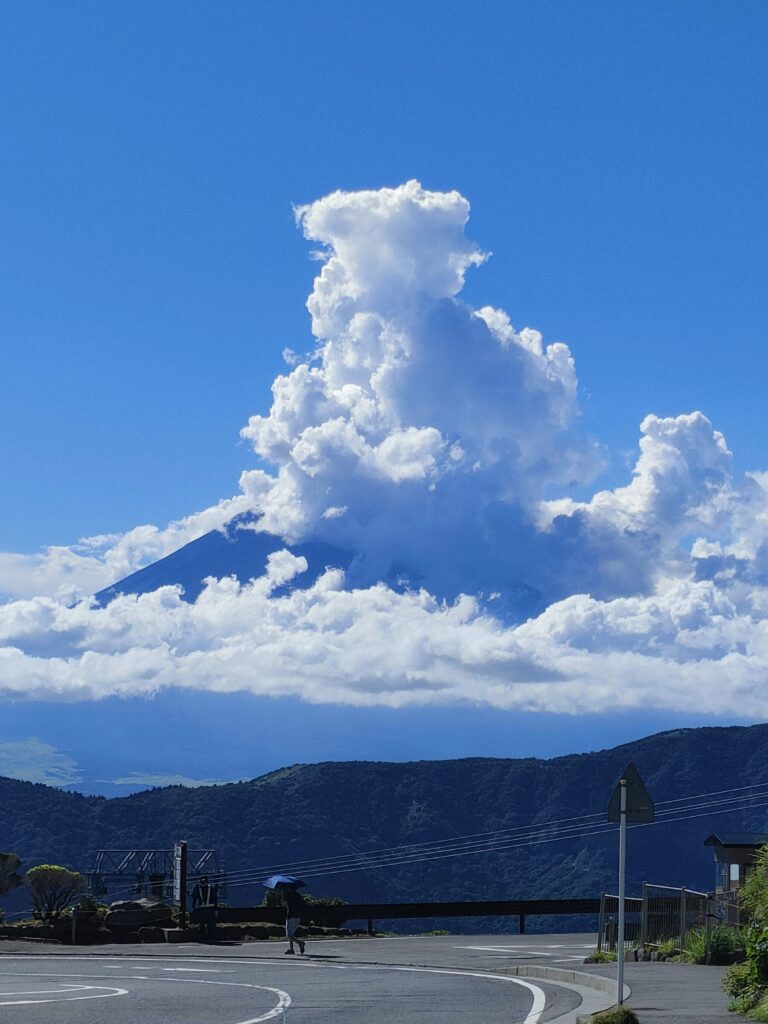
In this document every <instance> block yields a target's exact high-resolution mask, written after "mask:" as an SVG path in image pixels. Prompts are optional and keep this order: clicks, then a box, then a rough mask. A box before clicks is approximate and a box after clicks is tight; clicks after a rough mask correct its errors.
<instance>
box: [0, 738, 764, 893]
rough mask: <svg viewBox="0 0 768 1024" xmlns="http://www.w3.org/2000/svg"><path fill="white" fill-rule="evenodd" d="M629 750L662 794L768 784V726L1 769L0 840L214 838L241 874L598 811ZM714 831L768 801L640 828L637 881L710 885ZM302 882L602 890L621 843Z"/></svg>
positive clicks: (450, 889)
mask: <svg viewBox="0 0 768 1024" xmlns="http://www.w3.org/2000/svg"><path fill="white" fill-rule="evenodd" d="M630 760H632V761H634V762H635V764H636V765H637V767H638V769H639V770H640V773H641V774H642V776H643V778H644V780H645V782H646V784H647V785H648V788H649V790H650V792H651V794H652V796H653V797H654V799H655V800H656V802H657V804H658V803H661V802H663V801H665V800H677V799H679V798H681V797H690V796H695V795H698V794H701V793H706V792H713V791H720V790H726V789H731V788H734V787H739V786H746V785H751V784H754V783H768V725H759V726H753V727H751V728H713V729H684V730H678V731H675V732H667V733H661V734H659V735H656V736H651V737H649V738H647V739H644V740H640V741H638V742H636V743H630V744H626V745H624V746H621V747H617V748H615V749H613V750H604V751H600V752H597V753H591V754H580V755H574V756H568V757H558V758H554V759H552V760H547V761H543V760H535V759H525V760H507V759H490V758H488V759H484V758H469V759H465V760H457V761H421V762H414V763H410V764H389V763H376V762H346V763H343V762H340V763H332V762H329V763H324V764H317V765H297V766H294V767H291V768H285V769H282V770H280V771H277V772H273V773H271V774H270V775H266V776H264V777H262V778H259V779H254V780H253V781H251V782H242V783H235V784H231V785H225V786H213V787H204V788H200V789H184V788H181V787H178V786H174V787H169V788H164V789H154V790H150V791H147V792H144V793H138V794H135V795H133V796H128V797H122V798H118V799H106V798H103V797H83V796H80V795H78V794H74V793H67V792H62V791H61V790H58V789H53V788H51V787H48V786H43V785H33V784H31V783H26V782H17V781H14V780H11V779H0V808H1V809H2V810H0V849H5V850H13V851H15V852H17V853H19V854H20V855H21V857H22V858H23V859H24V866H25V867H26V868H28V867H31V866H32V865H33V864H36V863H40V862H44V861H53V862H59V863H64V864H67V865H69V866H72V867H77V868H80V869H86V868H87V867H88V866H89V864H90V863H91V860H92V857H93V852H94V851H95V850H96V849H98V848H103V847H106V848H121V847H141V848H170V846H171V844H172V843H173V841H174V840H176V839H182V838H183V839H186V840H187V841H188V842H189V843H190V846H192V847H206V848H207V847H215V848H216V849H217V850H218V851H219V852H220V854H221V856H222V859H223V863H224V865H225V867H226V868H227V869H228V870H229V871H230V872H234V871H241V870H243V869H246V868H250V867H259V866H267V865H276V864H290V863H293V862H296V861H299V860H307V859H310V858H324V857H334V856H338V855H340V854H348V853H353V852H360V851H369V850H376V849H381V848H386V847H393V846H399V845H403V844H412V843H423V842H426V841H430V840H435V839H448V838H451V837H455V836H462V835H474V834H477V833H482V832H489V831H493V830H498V829H510V828H514V827H517V826H521V825H528V824H531V823H534V822H536V823H545V822H550V821H559V820H562V819H564V818H570V817H572V816H575V815H582V814H589V813H598V814H600V815H601V816H602V815H603V813H604V811H605V806H606V803H607V800H608V796H609V794H610V792H611V789H612V788H613V786H614V784H615V782H616V779H617V777H618V775H619V773H620V772H621V770H622V768H623V767H624V765H625V764H626V762H627V761H630ZM714 809H716V808H713V810H714ZM600 820H602V818H601V819H600ZM716 829H718V830H731V831H733V830H736V829H749V830H768V809H766V808H765V807H761V808H755V809H754V810H753V811H752V812H750V811H749V810H744V811H743V812H739V813H734V812H731V813H728V814H718V815H713V814H711V813H707V814H705V815H704V816H701V817H695V818H692V819H690V820H684V821H679V822H678V823H677V824H674V825H673V824H660V825H656V826H652V827H649V828H639V829H637V830H635V831H633V832H632V833H631V836H630V842H629V858H628V872H629V891H630V892H632V891H634V890H636V889H638V887H639V885H640V884H641V882H642V881H643V880H644V879H645V880H650V881H655V882H660V883H666V884H671V885H686V886H688V887H691V888H711V887H712V885H713V883H714V867H713V863H712V852H711V850H710V849H705V848H704V846H703V845H702V844H703V841H704V839H705V838H706V837H707V835H709V834H710V833H711V832H712V831H714V830H716ZM305 877H306V878H307V881H308V882H309V889H310V891H311V892H313V893H315V894H318V895H320V894H331V895H339V896H343V897H345V898H347V899H349V900H351V901H358V900H359V901H363V900H382V901H386V900H390V901H397V900H427V899H434V900H453V899H457V900H458V899H493V898H510V899H512V898H532V897H535V896H541V897H549V898H556V897H564V896H594V895H597V894H599V893H600V891H601V890H603V889H607V890H615V886H616V882H615V877H616V837H615V835H599V836H594V837H592V838H587V839H585V838H573V839H569V840H567V841H562V842H551V843H540V844H536V845H531V846H525V847H522V848H520V849H517V850H514V851H510V852H508V853H505V854H484V855H472V856H461V857H451V858H445V859H436V860H433V861H429V862H424V863H420V864H414V865H409V866H400V867H397V868H394V869H376V870H366V871H360V872H357V873H349V874H345V875H344V874H342V875H338V876H323V877H318V878H317V879H316V880H315V881H314V882H313V880H312V872H311V871H308V872H306V874H305ZM262 892H263V890H262V888H261V886H260V885H258V884H255V883H251V884H248V885H242V886H239V887H235V886H233V887H232V888H231V889H230V893H229V902H230V903H232V904H248V903H252V902H254V901H256V902H258V900H260V898H261V895H262Z"/></svg>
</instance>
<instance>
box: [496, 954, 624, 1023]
mask: <svg viewBox="0 0 768 1024" xmlns="http://www.w3.org/2000/svg"><path fill="white" fill-rule="evenodd" d="M492 973H493V974H512V975H515V976H516V977H520V978H531V979H533V978H540V979H544V980H547V981H551V982H553V983H555V984H558V985H562V987H563V988H569V989H572V990H573V991H574V992H577V993H578V994H579V995H580V996H581V1003H580V1005H579V1006H577V1007H576V1008H575V1009H574V1010H568V1011H567V1012H566V1013H563V1014H561V1015H560V1016H559V1017H554V1018H552V1020H553V1021H557V1024H591V1020H592V1014H593V1013H598V1012H599V1011H600V1010H608V1009H610V1007H612V1006H615V1005H616V981H615V980H614V979H613V978H603V977H601V976H600V975H597V974H588V973H587V972H586V971H573V970H569V969H568V968H563V967H538V966H533V965H531V966H530V967H497V968H495V969H494V970H493V972H492ZM631 994H632V990H631V989H630V987H629V985H625V986H624V999H625V1000H626V999H629V997H630V995H631Z"/></svg>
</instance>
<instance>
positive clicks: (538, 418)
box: [0, 182, 768, 717]
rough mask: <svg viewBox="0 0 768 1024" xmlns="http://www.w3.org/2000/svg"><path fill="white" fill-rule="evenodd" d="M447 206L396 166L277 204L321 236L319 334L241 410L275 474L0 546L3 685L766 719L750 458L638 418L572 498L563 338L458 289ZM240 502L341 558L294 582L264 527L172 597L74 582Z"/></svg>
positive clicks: (157, 551)
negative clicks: (169, 509) (361, 187)
mask: <svg viewBox="0 0 768 1024" xmlns="http://www.w3.org/2000/svg"><path fill="white" fill-rule="evenodd" d="M468 214H469V206H468V204H467V202H466V200H465V199H464V198H463V197H462V196H460V195H458V193H455V192H452V193H433V192H429V191H426V190H424V189H422V187H421V186H420V185H419V184H418V183H417V182H409V183H408V184H406V185H404V186H401V187H400V188H395V189H381V190H379V191H377V192H372V191H369V192H359V193H344V192H337V193H334V194H333V195H331V196H328V197H326V198H325V199H321V200H319V201H318V202H316V203H312V204H310V205H308V206H305V207H301V208H300V209H298V210H297V220H298V223H299V224H300V226H301V227H302V229H303V231H304V234H305V236H306V237H307V238H308V239H309V240H311V241H313V242H316V243H319V245H320V246H321V247H322V251H321V253H320V260H321V262H322V268H321V270H320V273H319V275H318V277H317V278H316V280H315V283H314V288H313V291H312V294H311V295H310V297H309V300H308V303H307V306H308V309H309V312H310V314H311V317H312V329H313V332H314V336H315V349H314V351H313V352H312V353H311V355H310V356H309V357H307V358H302V357H299V356H296V355H295V353H292V352H290V353H288V352H287V353H286V359H287V361H288V364H289V367H290V369H289V371H288V372H286V373H285V374H283V375H280V376H279V377H278V378H277V379H276V380H275V382H274V384H273V388H272V394H273V402H272V407H271V409H270V410H269V412H268V413H267V414H265V415H257V416H253V417H252V418H251V420H250V421H249V423H248V425H247V426H246V427H245V428H244V430H243V436H244V437H245V438H246V439H247V440H248V441H250V442H251V444H252V445H253V448H254V450H255V452H256V453H257V454H258V455H259V456H260V457H261V458H262V459H264V460H265V461H266V462H267V463H268V464H270V466H271V467H272V469H273V475H270V474H268V473H266V472H264V471H263V470H260V469H252V470H248V471H246V472H244V473H243V475H242V477H241V480H240V494H239V495H237V496H236V497H234V498H229V499H226V500H223V501H222V502H220V503H219V504H218V505H216V506H214V507H213V508H210V509H207V510H204V511H203V512H200V513H198V514H196V515H193V516H190V517H188V518H186V519H184V520H181V521H179V522H177V523H172V524H170V526H168V527H167V528H165V529H164V530H159V529H157V528H155V527H152V526H143V527H138V528H137V529H135V530H133V531H130V532H129V533H127V534H125V535H123V536H119V537H101V538H91V539H90V540H86V541H83V542H81V544H80V545H79V546H78V547H76V548H73V549H61V548H56V549H50V550H49V551H48V552H47V553H45V554H43V555H41V556H36V557H32V558H25V557H24V556H0V586H1V585H2V581H3V580H5V587H6V590H7V592H8V593H11V594H15V595H16V596H18V597H21V598H24V599H22V600H16V601H11V602H9V603H7V604H6V605H4V606H0V644H2V645H3V646H2V647H0V688H2V691H3V692H4V693H6V694H9V695H13V696H17V697H18V696H29V697H36V698H50V699H65V700H82V699H98V698H100V697H103V696H106V695H109V694H143V693H152V692H155V691H156V690H158V689H161V688H163V687H168V686H176V687H181V688H189V689H205V690H214V691H221V692H226V691H233V690H245V691H250V692H253V693H258V694H269V695H273V696H279V695H285V694H291V695H297V696H300V697H302V698H303V699H305V700H309V701H316V702H337V703H348V704H359V705H376V704H380V705H388V706H401V705H406V704H434V703H445V702H449V701H469V702H474V703H485V704H489V705H492V706H495V707H499V708H512V707H516V708H527V709H535V710H548V711H566V712H573V713H582V712H591V711H603V710H606V709H607V708H628V707H642V708H650V707H657V708H667V709H675V710H688V709H689V708H690V706H691V705H692V703H695V707H696V708H697V710H698V711H700V712H712V713H717V712H722V713H728V712H730V713H732V712H733V711H734V710H735V709H737V710H738V712H739V713H740V714H744V715H748V716H749V715H751V716H756V717H759V716H764V715H765V714H766V711H767V710H768V696H766V692H767V691H766V684H765V679H766V673H767V671H768V645H767V644H766V639H765V637H766V630H767V629H768V474H761V473H753V474H748V475H746V476H735V475H734V472H733V467H732V458H731V454H730V452H729V451H728V448H727V445H726V442H725V439H724V438H723V436H722V435H721V434H720V433H719V432H718V431H717V430H716V429H715V428H714V427H713V425H712V424H711V423H710V422H709V420H708V419H707V418H706V417H705V416H704V415H703V414H702V413H700V412H693V413H688V414H683V415H679V416H677V417H668V418H663V417H659V416H655V415H649V416H647V417H646V418H645V419H644V421H643V423H642V424H641V438H640V445H639V448H640V450H639V456H638V459H637V463H636V465H635V467H634V470H633V471H632V475H631V479H630V480H629V482H628V483H627V484H626V485H625V486H621V487H617V488H614V489H612V490H601V491H597V492H596V493H595V494H594V495H593V497H592V498H591V499H590V500H588V501H575V500H573V499H572V498H571V497H570V496H569V494H568V492H569V489H570V488H571V485H572V484H574V483H576V482H578V483H580V485H581V487H582V488H583V486H584V485H585V483H586V482H588V481H589V479H590V478H591V477H592V476H593V475H594V474H595V473H596V471H597V470H598V468H599V461H600V460H599V457H598V450H599V449H598V447H597V445H595V444H594V443H592V442H590V441H589V440H587V439H585V438H584V437H583V436H582V435H581V434H580V432H579V429H578V405H577V379H576V371H575V365H574V361H573V358H572V356H571V353H570V351H569V349H568V347H567V346H566V345H565V344H563V343H562V342H554V343H550V344H547V343H545V341H544V339H543V338H542V336H541V334H540V333H539V332H537V331H535V330H532V329H530V328H524V329H522V330H519V331H518V330H516V329H515V328H514V327H513V325H512V322H511V320H510V317H509V316H508V314H507V313H506V312H505V311H504V310H501V309H497V308H494V307H492V306H483V307H482V308H480V309H478V310H474V309H472V308H471V307H469V306H468V305H466V304H465V303H463V302H462V301H461V300H460V299H459V297H458V296H459V293H460V291H461V288H462V286H463V282H464V276H465V274H466V273H467V271H468V270H469V269H470V268H472V267H476V266H478V265H480V264H481V263H482V262H483V260H484V259H485V256H484V255H483V254H482V253H481V252H480V251H479V250H478V249H477V247H476V246H474V245H473V244H472V243H471V242H469V241H468V240H467V238H466V237H465V234H464V228H465V225H466V222H467V217H468ZM552 494H559V495H560V497H558V498H555V499H552V497H551V495H552ZM243 512H257V513H259V514H260V515H261V519H260V520H259V522H258V524H257V526H256V528H258V529H267V530H269V531H272V532H275V533H277V534H279V535H281V536H283V537H284V538H285V539H286V542H288V543H291V542H293V541H297V540H310V541H313V540H314V541H317V540H321V541H327V542H331V543H333V544H335V545H336V546H338V547H340V548H344V549H346V550H348V551H351V552H354V554H355V557H354V559H353V561H352V564H351V565H350V567H349V569H348V570H347V572H346V573H342V572H341V571H339V570H338V569H330V570H328V571H327V572H326V573H325V574H323V575H322V576H321V577H320V578H319V579H317V580H314V581H310V583H311V585H309V586H308V587H307V588H306V589H304V590H301V589H292V586H291V584H292V582H293V581H294V579H296V578H297V577H298V576H299V575H300V574H302V573H304V572H306V570H307V563H306V561H305V560H304V559H301V558H297V557H296V556H295V555H293V554H291V552H290V551H288V550H284V551H280V552H277V553H275V554H273V555H272V556H271V557H270V559H269V562H268V565H267V569H266V572H265V574H264V576H263V577H261V578H260V579H258V580H255V581H253V582H252V583H250V584H247V585H240V584H239V583H237V582H236V581H234V580H231V579H224V580H209V581H208V583H207V586H206V588H205V589H204V591H203V592H202V594H201V595H200V597H199V598H198V600H197V601H196V602H195V603H194V604H192V603H189V602H187V601H185V600H184V599H183V596H182V595H181V594H180V592H179V590H178V588H175V587H165V588H162V589H160V590H158V591H156V592H155V593H152V594H146V595H142V596H141V597H135V596H131V597H119V598H117V599H115V600H114V601H112V602H111V604H109V606H107V607H106V608H97V607H94V606H92V605H91V604H89V603H88V602H87V601H85V602H81V603H79V604H73V605H72V599H73V597H75V596H77V594H83V593H87V592H89V590H94V589H97V588H98V587H101V586H104V585H105V584H106V583H109V582H111V581H113V580H115V579H118V578H120V577H122V576H125V575H126V574H128V573H130V572H133V571H135V570H136V569H138V568H140V567H141V566H142V565H144V564H147V562H150V561H153V560H155V559H157V558H160V557H162V556H163V555H166V554H168V553H169V552H170V551H172V550H174V549H175V548H177V547H179V546H181V545H182V544H184V543H186V542H187V541H188V540H190V539H192V538H193V537H195V536H198V535H199V534H201V533H203V532H205V531H207V530H210V529H220V528H222V527H223V526H224V525H225V524H226V523H227V522H228V521H229V520H230V519H231V518H232V517H233V516H235V515H237V514H240V513H243ZM408 587H410V588H412V589H407V588H408ZM40 594H46V595H47V596H39V595H40ZM466 594H470V595H474V596H465V595H466ZM483 595H485V597H484V596H483ZM68 603H69V604H70V605H72V606H69V607H68V606H67V605H68ZM486 607H487V608H490V609H492V612H493V614H490V613H489V612H488V611H486V610H484V609H485V608H486Z"/></svg>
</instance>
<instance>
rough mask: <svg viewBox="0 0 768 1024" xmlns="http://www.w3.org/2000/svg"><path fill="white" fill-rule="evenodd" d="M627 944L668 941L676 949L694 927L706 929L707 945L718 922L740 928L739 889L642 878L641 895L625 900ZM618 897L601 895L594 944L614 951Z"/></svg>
mask: <svg viewBox="0 0 768 1024" xmlns="http://www.w3.org/2000/svg"><path fill="white" fill-rule="evenodd" d="M624 906H625V934H624V945H625V948H626V947H632V946H639V947H641V948H642V949H653V948H654V947H658V946H661V945H663V944H665V943H671V944H672V945H673V947H674V948H675V949H679V950H684V949H685V948H686V938H687V936H688V933H689V932H690V931H691V929H693V928H703V929H706V934H707V946H709V936H710V934H711V931H712V928H713V927H715V926H716V925H718V924H724V925H727V926H728V927H730V928H733V929H734V930H735V931H738V930H739V903H738V892H736V891H732V892H720V893H705V892H697V891H696V890H694V889H685V888H681V887H678V886H671V885H656V884H654V883H651V882H643V895H642V896H641V897H629V898H627V899H626V901H625V904H624ZM618 912H619V898H618V896H613V895H611V894H609V893H603V894H602V896H601V897H600V918H599V923H598V935H597V948H598V949H599V950H602V951H604V952H611V953H613V952H615V951H616V948H617V927H616V925H617V921H618Z"/></svg>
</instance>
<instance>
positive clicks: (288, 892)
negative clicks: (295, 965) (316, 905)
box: [280, 885, 307, 953]
mask: <svg viewBox="0 0 768 1024" xmlns="http://www.w3.org/2000/svg"><path fill="white" fill-rule="evenodd" d="M280 900H281V902H282V904H283V906H284V907H285V937H286V938H287V939H288V949H286V951H285V952H286V953H295V952H296V950H295V949H294V948H293V946H294V943H297V944H298V947H299V952H300V953H303V952H304V946H305V943H304V941H303V939H300V938H298V937H297V935H296V932H297V930H298V927H299V925H300V924H301V915H302V914H303V913H304V912H305V910H306V907H307V904H306V903H305V901H304V897H303V896H302V895H301V893H300V892H299V891H298V889H296V888H294V887H293V886H288V885H286V886H282V887H281V889H280Z"/></svg>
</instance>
